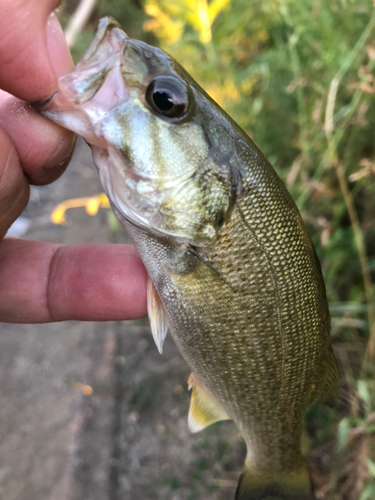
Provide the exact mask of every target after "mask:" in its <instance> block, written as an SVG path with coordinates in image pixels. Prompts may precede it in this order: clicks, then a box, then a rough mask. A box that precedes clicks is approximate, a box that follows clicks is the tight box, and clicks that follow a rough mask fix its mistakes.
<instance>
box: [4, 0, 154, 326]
mask: <svg viewBox="0 0 375 500" xmlns="http://www.w3.org/2000/svg"><path fill="white" fill-rule="evenodd" d="M58 4H59V2H58V1H56V0H39V1H38V2H29V1H27V0H23V1H20V2H17V7H15V4H14V2H11V1H10V0H0V7H1V13H2V16H1V18H0V33H1V36H0V64H1V68H2V70H1V74H0V89H2V90H0V207H1V211H0V239H2V238H3V237H4V235H5V234H6V232H7V230H8V228H9V227H10V225H11V224H12V223H13V222H14V221H15V220H16V219H17V217H18V216H19V215H20V214H21V213H22V211H23V209H24V208H25V206H26V204H27V202H28V198H29V186H30V184H36V185H42V184H48V183H50V182H53V181H54V180H55V179H57V178H58V177H59V176H60V175H61V174H62V173H63V172H64V170H65V168H66V167H67V165H68V163H69V160H70V157H71V155H72V151H73V147H74V143H75V135H74V134H73V133H72V132H69V131H67V130H66V129H63V128H61V127H60V126H58V125H56V124H54V123H52V122H51V121H49V120H47V119H46V118H43V117H42V116H40V115H39V114H38V113H36V112H35V111H34V110H33V109H32V108H31V107H30V106H29V105H28V104H27V102H25V101H35V100H38V99H43V98H45V97H47V96H49V95H50V94H51V93H52V92H54V91H55V90H56V89H57V78H58V77H59V76H61V75H63V74H66V73H67V72H69V71H70V70H71V69H72V67H73V63H72V59H71V56H70V53H69V50H68V47H67V45H66V42H65V39H64V36H63V33H62V30H61V27H60V25H59V23H58V20H57V18H56V16H55V15H54V9H56V8H57V7H58ZM99 264H100V265H99ZM108 276H111V279H109V280H108ZM0 280H1V290H0V321H8V322H19V323H34V322H47V321H61V320H66V319H81V320H110V319H124V318H135V317H141V316H144V315H145V314H146V299H145V294H146V272H145V270H144V267H143V265H142V263H141V261H140V259H139V257H138V255H137V253H136V252H135V250H134V249H133V248H132V247H130V246H124V245H113V246H112V245H105V246H102V245H96V246H94V245H90V246H84V245H83V246H78V247H69V246H68V247H65V246H63V245H56V244H50V243H45V242H34V241H27V240H17V239H10V238H7V239H5V240H4V241H2V242H1V244H0Z"/></svg>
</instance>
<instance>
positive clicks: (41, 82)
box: [0, 0, 73, 101]
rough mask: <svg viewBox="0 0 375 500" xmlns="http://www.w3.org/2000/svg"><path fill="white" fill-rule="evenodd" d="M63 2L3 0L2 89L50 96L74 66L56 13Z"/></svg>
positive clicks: (31, 96) (22, 95) (29, 98)
mask: <svg viewBox="0 0 375 500" xmlns="http://www.w3.org/2000/svg"><path fill="white" fill-rule="evenodd" d="M59 3H60V2H59V0H38V1H37V2H30V0H2V3H1V16H0V33H1V38H0V67H1V72H0V88H2V89H3V90H6V91H7V92H9V93H11V94H13V95H15V96H16V97H18V98H20V99H23V100H26V101H36V100H39V99H43V98H47V97H49V96H50V95H51V94H52V93H53V92H55V90H56V88H57V79H56V77H57V76H61V75H63V74H66V73H69V72H70V71H71V69H72V67H73V63H72V59H71V56H70V52H69V49H68V47H67V44H66V41H65V38H64V34H63V32H62V30H61V27H60V25H59V23H58V20H57V18H56V16H55V15H54V14H53V13H52V12H53V11H54V9H56V8H57V7H58V5H59ZM51 13H52V14H51Z"/></svg>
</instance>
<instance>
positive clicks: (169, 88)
mask: <svg viewBox="0 0 375 500" xmlns="http://www.w3.org/2000/svg"><path fill="white" fill-rule="evenodd" d="M146 101H147V103H148V105H149V106H150V107H151V108H152V109H153V110H154V111H155V112H156V113H157V114H159V115H162V116H165V117H167V118H181V117H182V116H184V115H185V114H186V112H187V109H188V101H189V96H188V92H187V89H186V87H185V85H184V84H183V83H182V82H181V81H180V80H177V78H174V77H173V76H159V77H157V78H155V79H154V80H152V82H151V83H150V84H149V86H148V87H147V90H146Z"/></svg>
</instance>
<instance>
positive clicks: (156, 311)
mask: <svg viewBox="0 0 375 500" xmlns="http://www.w3.org/2000/svg"><path fill="white" fill-rule="evenodd" d="M147 312H148V317H149V320H150V325H151V331H152V336H153V337H154V340H155V344H156V347H157V348H158V350H159V352H160V354H162V353H163V344H164V340H165V337H166V336H167V330H168V321H167V313H166V312H165V309H164V306H163V303H162V301H161V300H160V297H159V294H158V292H157V291H156V288H155V287H154V284H153V283H152V281H151V280H150V278H148V281H147Z"/></svg>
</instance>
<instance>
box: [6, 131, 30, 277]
mask: <svg viewBox="0 0 375 500" xmlns="http://www.w3.org/2000/svg"><path fill="white" fill-rule="evenodd" d="M0 152H1V154H0V240H1V239H2V238H3V237H4V235H5V233H6V232H7V230H8V228H9V227H10V226H11V224H13V222H14V221H15V220H16V219H17V217H18V216H19V215H20V214H21V213H22V212H23V210H24V209H25V207H26V205H27V202H28V200H29V184H28V182H27V180H26V177H25V175H24V173H23V171H22V168H21V165H20V162H19V159H18V155H17V151H16V150H15V148H14V146H13V144H12V141H11V140H10V138H9V137H8V136H7V134H6V133H5V132H4V131H3V130H2V129H1V128H0ZM0 283H1V281H0Z"/></svg>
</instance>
